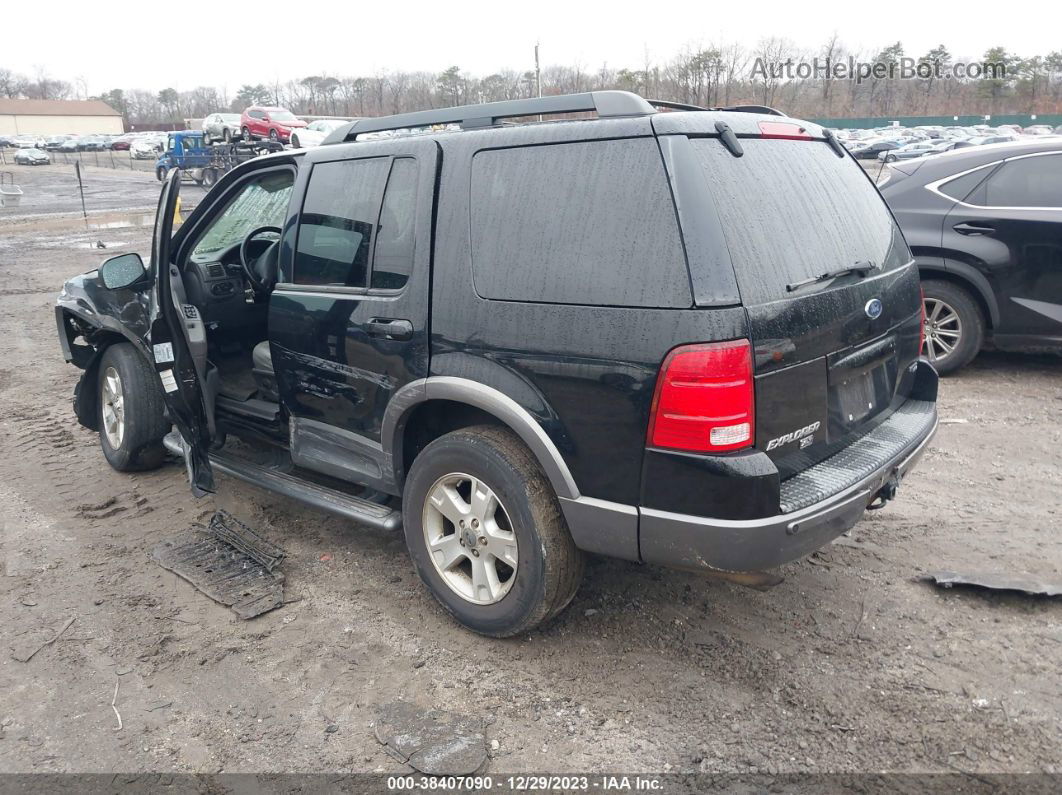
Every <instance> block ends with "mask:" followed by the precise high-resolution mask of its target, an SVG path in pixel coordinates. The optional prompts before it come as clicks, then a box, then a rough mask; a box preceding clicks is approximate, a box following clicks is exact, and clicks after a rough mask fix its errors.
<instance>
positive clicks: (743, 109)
mask: <svg viewBox="0 0 1062 795" xmlns="http://www.w3.org/2000/svg"><path fill="white" fill-rule="evenodd" d="M646 101H647V102H648V103H649V104H650V105H652V106H653V107H654V108H667V109H668V110H715V111H720V110H725V111H730V112H731V113H763V114H765V115H768V116H785V114H784V113H782V111H780V110H775V109H774V108H769V107H767V106H766V105H731V106H730V107H725V108H704V107H701V106H700V105H688V104H686V103H685V102H671V101H670V100H667V99H650V100H646Z"/></svg>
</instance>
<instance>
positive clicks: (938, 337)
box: [925, 298, 962, 362]
mask: <svg viewBox="0 0 1062 795" xmlns="http://www.w3.org/2000/svg"><path fill="white" fill-rule="evenodd" d="M925 312H926V320H925V336H926V345H925V354H926V356H927V357H928V358H929V361H931V362H935V361H938V360H940V359H944V358H947V357H948V356H950V355H951V354H952V352H953V351H954V350H955V348H957V347H958V345H959V340H961V339H962V320H960V319H959V313H958V312H956V311H955V309H954V307H952V306H951V305H950V304H946V303H945V302H944V301H941V300H940V299H939V298H926V299H925Z"/></svg>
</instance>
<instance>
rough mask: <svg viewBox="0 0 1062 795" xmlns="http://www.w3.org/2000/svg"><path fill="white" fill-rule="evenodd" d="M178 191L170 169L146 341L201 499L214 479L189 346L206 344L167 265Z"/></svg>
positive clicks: (154, 249) (158, 223) (159, 219)
mask: <svg viewBox="0 0 1062 795" xmlns="http://www.w3.org/2000/svg"><path fill="white" fill-rule="evenodd" d="M180 187H181V177H180V171H179V170H178V169H172V170H171V171H170V173H169V175H168V176H167V177H166V180H165V182H163V185H162V193H161V195H160V196H159V205H158V211H157V213H156V216H155V231H154V236H153V238H152V241H151V268H152V270H153V272H154V277H155V286H154V288H153V289H154V292H153V294H152V304H151V331H150V333H149V335H148V342H149V343H150V344H151V346H152V351H153V353H154V358H155V370H156V372H157V373H158V375H159V379H160V381H161V382H162V387H163V395H164V397H165V400H166V407H167V409H168V413H169V416H170V419H171V420H172V421H173V424H174V425H176V426H177V430H178V431H180V434H181V438H182V439H183V440H184V446H185V456H184V461H185V466H186V467H187V470H188V481H189V483H190V484H191V487H192V493H193V494H195V495H196V496H197V497H201V496H203V495H204V494H206V493H209V492H213V491H214V474H213V472H212V471H211V468H210V460H209V458H208V450H209V448H210V442H211V431H210V422H209V420H208V413H207V408H206V404H205V402H204V398H203V382H202V377H203V373H202V372H201V366H200V365H197V363H196V358H195V356H193V353H192V343H193V341H194V342H195V343H196V344H197V346H198V347H201V348H205V342H206V340H205V332H204V329H203V325H202V321H201V319H200V318H199V314H198V311H197V310H196V308H195V307H194V306H191V305H190V304H187V303H186V302H185V301H184V300H183V290H184V287H183V285H182V284H181V281H180V277H179V274H178V273H177V269H176V267H175V266H173V265H172V263H171V262H170V239H171V236H172V233H173V217H174V213H175V211H176V207H177V197H178V195H179V192H180Z"/></svg>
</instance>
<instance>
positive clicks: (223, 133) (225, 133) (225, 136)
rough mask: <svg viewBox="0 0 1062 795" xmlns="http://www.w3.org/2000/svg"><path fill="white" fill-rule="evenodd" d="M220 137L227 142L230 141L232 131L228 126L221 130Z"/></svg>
mask: <svg viewBox="0 0 1062 795" xmlns="http://www.w3.org/2000/svg"><path fill="white" fill-rule="evenodd" d="M221 139H222V140H223V141H224V142H225V143H227V144H230V143H232V132H231V131H230V130H229V128H228V127H226V128H225V129H224V130H222V131H221Z"/></svg>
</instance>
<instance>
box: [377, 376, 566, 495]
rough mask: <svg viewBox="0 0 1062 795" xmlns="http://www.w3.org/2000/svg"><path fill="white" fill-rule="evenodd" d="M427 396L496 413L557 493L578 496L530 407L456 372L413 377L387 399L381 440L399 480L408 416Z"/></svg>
mask: <svg viewBox="0 0 1062 795" xmlns="http://www.w3.org/2000/svg"><path fill="white" fill-rule="evenodd" d="M427 400H450V401H453V402H455V403H464V404H466V405H469V406H473V407H475V408H477V409H480V410H482V411H485V412H487V413H488V414H490V415H492V416H494V417H496V418H497V419H498V420H499V421H501V422H502V423H504V424H505V425H506V426H507V427H508V428H509V429H510V430H512V431H513V432H514V433H516V435H517V436H519V437H520V439H521V440H522V441H523V443H524V444H526V445H527V446H528V448H529V449H530V450H531V453H532V454H533V455H534V456H535V458H536V460H537V461H538V463H539V465H540V466H541V467H542V470H543V471H544V472H545V474H546V477H547V478H549V482H550V485H551V486H553V490H554V491H555V492H556V493H557V496H558V497H562V498H568V499H572V500H575V499H578V498H579V488H578V486H576V484H575V479H574V478H573V477H572V473H571V471H570V470H569V469H568V465H567V464H566V463H565V462H564V458H563V457H562V456H561V453H560V450H558V449H557V445H555V444H554V443H553V440H552V439H550V438H549V435H548V434H547V433H546V431H545V430H544V429H543V428H542V426H541V425H540V424H539V423H538V421H537V420H535V418H534V417H533V416H532V415H531V414H530V412H528V411H527V409H525V408H524V407H523V406H521V405H520V404H519V403H517V402H516V401H515V400H513V399H512V398H511V397H509V396H508V395H506V394H505V393H504V392H500V391H499V390H497V389H494V388H493V387H490V386H487V385H486V384H481V383H479V382H478V381H472V380H470V379H468V378H457V377H454V376H429V377H428V378H421V379H418V380H416V381H411V382H410V383H408V384H406V385H405V386H403V387H402V388H401V389H399V390H398V391H397V392H396V393H395V394H394V395H392V397H391V400H390V401H389V402H388V404H387V410H386V412H385V413H384V418H383V423H382V427H381V433H380V441H381V444H382V446H383V450H384V453H385V454H386V456H387V457H388V458H389V459H390V461H391V466H392V467H393V471H394V475H395V482H396V483H401V477H400V474H401V473H400V472H399V468H400V466H401V461H402V435H403V432H404V430H405V424H406V420H407V419H408V418H409V415H410V412H411V411H412V410H413V408H414V407H415V406H417V405H418V404H420V403H423V402H425V401H427Z"/></svg>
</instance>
